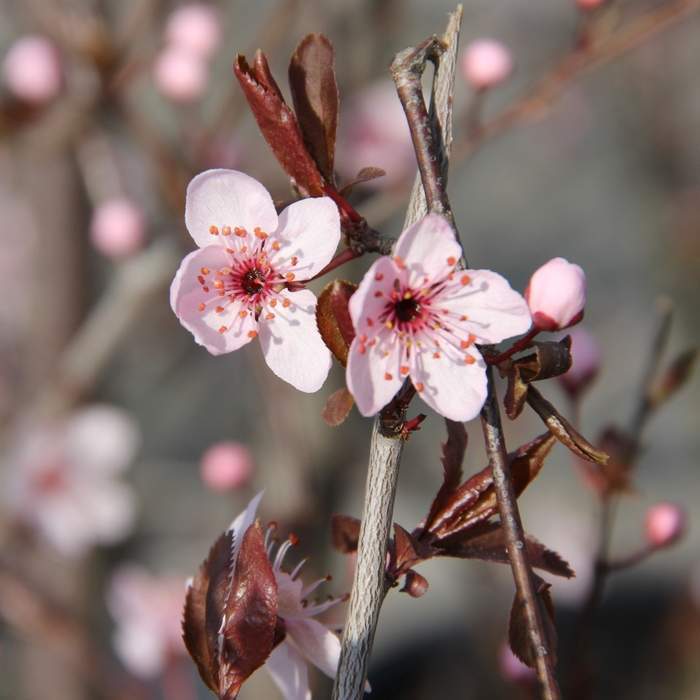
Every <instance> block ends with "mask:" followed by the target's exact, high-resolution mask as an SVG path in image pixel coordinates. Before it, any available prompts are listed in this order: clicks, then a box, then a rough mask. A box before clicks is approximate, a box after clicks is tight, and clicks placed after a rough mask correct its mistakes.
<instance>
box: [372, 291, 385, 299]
mask: <svg viewBox="0 0 700 700" xmlns="http://www.w3.org/2000/svg"><path fill="white" fill-rule="evenodd" d="M383 296H384V292H380V291H379V290H377V291H376V292H375V293H374V298H375V299H379V298H380V297H383Z"/></svg>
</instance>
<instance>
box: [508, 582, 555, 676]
mask: <svg viewBox="0 0 700 700" xmlns="http://www.w3.org/2000/svg"><path fill="white" fill-rule="evenodd" d="M533 583H534V585H535V592H536V594H537V604H538V605H539V609H540V616H541V618H542V622H543V625H544V628H545V629H544V632H545V636H546V642H547V648H548V649H549V652H550V658H551V663H552V665H553V666H556V663H557V630H556V627H555V625H554V604H553V603H552V596H551V594H550V592H549V589H550V588H551V585H550V584H549V583H547V582H546V581H544V580H543V579H541V578H540V577H539V576H535V575H534V574H533ZM508 641H509V643H510V648H511V649H512V650H513V653H514V654H515V655H516V656H517V657H518V658H519V659H520V660H521V661H522V662H523V663H524V664H527V665H528V666H529V667H530V668H535V661H536V656H535V650H534V649H533V648H532V644H531V643H530V637H529V635H528V626H527V617H526V614H525V605H524V604H523V601H522V600H520V597H519V596H518V595H517V594H516V596H515V599H514V600H513V607H512V608H511V611H510V625H509V628H508Z"/></svg>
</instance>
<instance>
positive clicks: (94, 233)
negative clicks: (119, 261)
mask: <svg viewBox="0 0 700 700" xmlns="http://www.w3.org/2000/svg"><path fill="white" fill-rule="evenodd" d="M145 235H146V231H145V221H144V216H143V212H142V210H141V208H140V207H138V206H137V205H136V204H134V202H132V201H131V200H130V199H126V198H125V197H115V198H114V199H109V200H107V201H105V202H103V203H102V204H100V205H99V206H98V207H97V208H96V209H95V211H94V213H93V215H92V222H91V225H90V238H91V241H92V244H93V245H94V246H95V248H96V250H98V251H99V252H100V253H102V254H103V255H105V256H107V257H109V258H124V257H127V256H129V255H132V254H133V253H135V252H137V251H138V250H140V249H141V247H142V246H143V244H144V239H145Z"/></svg>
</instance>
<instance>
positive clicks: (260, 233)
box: [253, 226, 267, 241]
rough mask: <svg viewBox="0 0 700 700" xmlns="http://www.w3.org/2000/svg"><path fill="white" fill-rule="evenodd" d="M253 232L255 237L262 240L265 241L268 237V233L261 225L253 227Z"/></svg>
mask: <svg viewBox="0 0 700 700" xmlns="http://www.w3.org/2000/svg"><path fill="white" fill-rule="evenodd" d="M253 233H254V234H255V237H256V238H259V239H260V240H261V241H264V240H265V239H266V238H267V234H266V233H265V231H263V230H262V229H261V228H260V227H259V226H256V227H255V228H254V229H253Z"/></svg>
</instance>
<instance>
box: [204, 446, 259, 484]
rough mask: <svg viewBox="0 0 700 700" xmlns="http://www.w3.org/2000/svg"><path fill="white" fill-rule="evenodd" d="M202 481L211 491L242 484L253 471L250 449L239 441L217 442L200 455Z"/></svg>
mask: <svg viewBox="0 0 700 700" xmlns="http://www.w3.org/2000/svg"><path fill="white" fill-rule="evenodd" d="M200 469H201V474H202V481H203V482H204V483H205V484H206V485H207V486H208V487H209V488H210V489H212V490H213V491H228V490H229V489H236V488H239V487H240V486H243V485H244V484H245V483H246V482H247V481H248V479H249V478H250V476H251V474H252V473H253V457H252V455H251V454H250V450H249V449H248V448H247V447H246V446H245V445H242V444H241V443H239V442H233V441H227V442H217V443H216V444H214V445H212V446H211V447H210V448H209V449H208V450H207V451H206V452H205V453H204V455H203V456H202V462H201V465H200Z"/></svg>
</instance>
